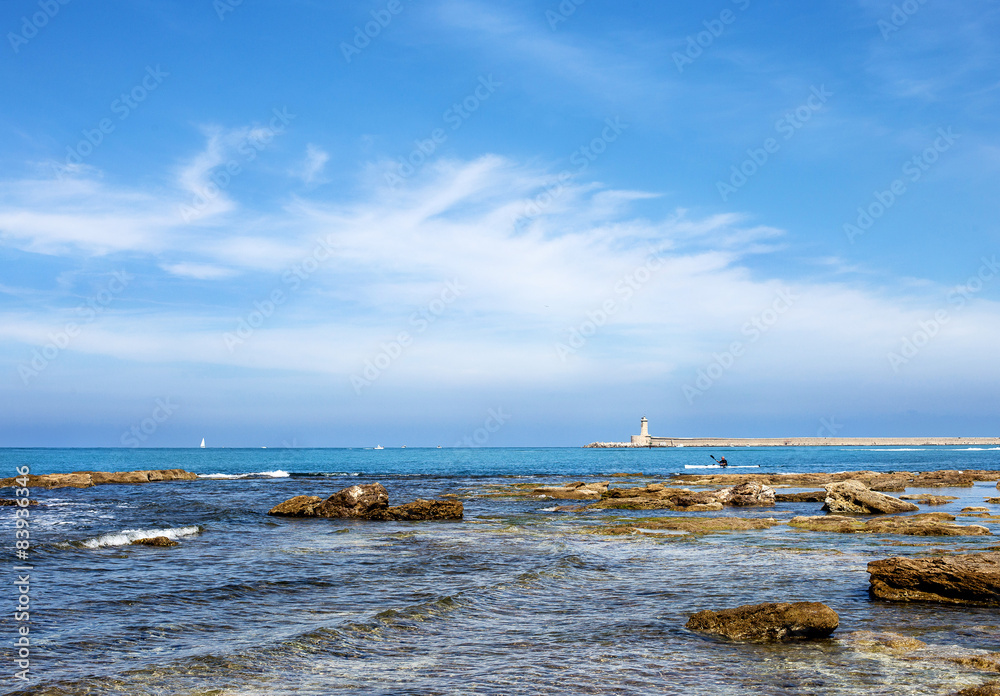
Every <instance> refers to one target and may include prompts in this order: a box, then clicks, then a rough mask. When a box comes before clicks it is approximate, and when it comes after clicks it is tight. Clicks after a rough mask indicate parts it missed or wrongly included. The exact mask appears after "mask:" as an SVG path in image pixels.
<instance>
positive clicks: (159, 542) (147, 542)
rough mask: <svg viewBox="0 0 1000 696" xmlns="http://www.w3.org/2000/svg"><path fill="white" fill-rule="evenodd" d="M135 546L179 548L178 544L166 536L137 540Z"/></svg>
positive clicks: (133, 543) (133, 542)
mask: <svg viewBox="0 0 1000 696" xmlns="http://www.w3.org/2000/svg"><path fill="white" fill-rule="evenodd" d="M132 545H133V546H177V542H176V541H174V540H173V539H168V538H167V537H165V536H155V537H147V538H145V539H135V540H133V541H132Z"/></svg>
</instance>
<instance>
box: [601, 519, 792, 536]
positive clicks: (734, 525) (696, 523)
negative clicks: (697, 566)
mask: <svg viewBox="0 0 1000 696" xmlns="http://www.w3.org/2000/svg"><path fill="white" fill-rule="evenodd" d="M778 524H781V523H780V522H778V520H776V519H774V518H773V517H768V518H759V517H754V518H750V517H653V518H645V519H643V518H640V519H636V520H632V521H631V522H630V523H629V524H616V525H611V526H609V527H604V528H598V529H596V530H594V531H596V532H598V533H602V534H635V533H636V532H638V531H640V530H664V531H673V532H688V533H690V534H708V533H712V532H736V531H748V530H753V529H769V528H771V527H773V526H775V525H778Z"/></svg>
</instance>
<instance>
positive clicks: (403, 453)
mask: <svg viewBox="0 0 1000 696" xmlns="http://www.w3.org/2000/svg"><path fill="white" fill-rule="evenodd" d="M720 453H722V454H725V455H726V457H727V459H728V460H729V461H730V463H731V464H732V465H734V466H753V465H757V466H759V467H760V468H759V469H757V470H755V469H738V470H734V471H737V472H739V473H753V472H754V471H760V472H793V471H801V472H806V471H843V470H857V469H870V470H877V471H892V470H908V471H925V470H935V469H987V470H1000V450H996V449H989V448H956V447H947V448H943V447H929V448H725V449H718V450H715V449H712V450H709V449H702V448H690V449H660V450H584V449H562V448H561V449H516V448H511V449H440V450H438V449H393V450H360V449H357V450H346V449H343V450H341V449H323V450H311V449H267V450H264V449H253V450H229V449H212V448H209V449H205V450H179V449H163V450H111V449H93V450H82V449H81V450H76V449H61V450H60V449H31V450H18V449H7V450H0V471H3V472H5V473H2V474H0V476H12V475H14V469H15V467H17V466H23V465H28V466H30V467H31V470H32V472H33V473H55V472H69V471H76V470H105V471H125V470H134V469H160V468H182V469H187V470H189V471H193V472H196V473H198V474H200V475H202V476H203V478H201V479H199V480H198V481H194V482H176V483H157V484H147V485H141V486H97V487H93V488H88V489H81V490H75V489H55V490H51V491H42V490H38V491H33V493H32V497H34V498H36V499H38V500H39V501H40V502H41V503H42V505H40V506H39V507H38V508H32V509H31V510H32V518H31V522H32V535H33V544H35V546H34V548H32V550H31V552H30V553H31V557H30V562H31V564H32V566H33V571H32V584H31V600H32V604H33V611H32V635H33V637H35V639H36V641H37V642H36V643H34V645H33V646H32V651H33V652H32V672H31V673H32V679H33V681H32V682H31V683H30V684H29V685H27V686H25V685H23V684H18V683H16V682H15V681H13V680H11V679H5V680H4V681H3V684H2V686H0V693H5V694H111V693H115V694H209V693H212V694H331V693H355V694H357V693H363V694H536V693H566V694H654V693H655V694H706V695H707V694H747V693H755V694H774V695H778V694H868V693H871V694H876V693H877V694H895V693H899V694H951V693H954V692H955V691H957V690H958V689H959V688H962V687H963V686H966V685H969V684H976V683H980V682H982V681H985V680H986V679H987V678H988V677H989V675H988V674H985V673H980V672H977V671H975V670H973V669H969V668H965V667H960V666H958V665H956V664H955V663H953V662H949V661H948V659H947V658H949V657H955V656H961V655H969V654H977V653H981V652H989V651H1000V619H998V616H997V611H996V608H974V607H973V608H970V607H942V606H934V605H912V606H909V605H895V604H887V603H882V602H875V601H872V600H871V599H870V598H869V597H868V594H867V586H868V575H867V573H866V572H865V566H866V564H867V563H868V561H870V560H874V559H876V558H885V557H888V556H892V555H919V554H926V553H929V552H933V551H938V550H950V551H956V550H982V549H991V548H997V547H998V546H1000V544H998V543H997V541H996V537H992V536H988V537H950V538H933V539H927V538H922V537H899V536H881V537H873V536H868V535H865V536H862V535H837V534H825V533H816V532H803V531H798V530H794V529H792V528H790V527H787V526H784V525H779V526H776V527H772V528H771V529H768V530H760V531H753V532H740V533H723V534H710V535H664V536H654V535H650V534H638V535H632V536H609V535H607V534H601V533H593V532H594V530H595V529H597V528H599V527H601V526H602V525H605V524H608V523H610V522H612V521H614V520H619V519H628V518H634V517H641V516H670V515H673V513H669V512H664V511H655V512H632V511H610V510H608V511H596V510H595V511H579V512H559V511H556V510H555V509H554V508H555V504H554V503H553V502H552V501H551V500H545V499H532V498H506V497H490V494H491V493H494V492H495V491H496V488H495V486H497V485H506V484H511V483H523V482H527V483H533V482H537V483H539V484H547V483H559V482H564V481H567V480H578V479H583V480H600V479H604V478H605V477H607V476H609V475H610V474H612V473H615V472H643V474H644V475H645V477H644V478H640V479H625V480H620V479H618V480H615V479H613V480H614V481H615V483H613V484H612V485H615V486H619V485H622V486H627V485H637V484H639V485H641V484H643V483H646V482H649V481H662V480H663V479H664V478H665V477H666V476H667V475H669V474H671V473H678V472H686V473H692V474H693V473H710V472H712V471H713V470H712V469H693V468H688V467H700V466H703V465H711V464H712V461H711V460H710V459H709V454H715V456H716V457H718V456H719V455H720ZM367 481H378V482H380V483H382V484H383V485H384V486H385V487H386V488H387V489H388V491H389V494H390V497H391V500H392V502H393V503H401V502H406V501H408V500H412V499H414V498H417V497H439V496H441V495H445V494H449V493H450V494H456V495H458V496H460V497H461V499H462V500H463V502H464V505H465V520H464V521H462V522H422V523H372V522H358V521H349V520H315V519H306V520H293V519H278V518H273V517H269V516H267V515H266V514H265V513H266V511H267V510H268V509H269V508H270V507H272V506H273V505H275V504H277V503H278V502H281V501H282V500H285V499H287V498H289V497H292V496H293V495H300V494H310V495H323V496H326V495H330V494H331V493H333V492H335V491H337V490H339V489H340V488H342V487H344V486H347V485H351V484H353V483H360V482H367ZM907 492H909V493H913V492H920V491H918V490H917V489H910V490H908V491H907ZM931 492H934V493H937V494H947V495H955V496H957V497H958V498H959V499H958V500H956V501H955V502H954V503H950V504H948V505H945V506H941V507H934V508H929V509H930V510H933V511H946V512H952V513H959V512H960V511H961V508H962V507H965V506H969V505H985V503H984V498H986V497H991V496H998V495H1000V493H998V492H997V489H996V485H995V484H994V483H985V482H981V483H979V484H977V485H976V486H975V487H973V488H959V489H934V490H933V491H931ZM0 495H5V494H3V493H0ZM987 507H990V508H991V509H992V510H993V511H994V514H998V513H1000V506H995V505H988V506H987ZM733 514H737V515H741V516H760V517H775V518H776V519H787V518H790V517H791V516H792V515H795V514H821V513H820V512H819V504H816V503H811V504H810V503H801V504H784V505H779V506H777V507H775V508H770V509H754V510H746V509H740V510H736V511H734V510H733V509H728V510H726V511H723V512H721V513H701V515H702V516H711V515H717V516H724V515H733ZM0 519H2V522H0V537H2V538H3V540H4V541H3V546H4V551H3V553H4V558H3V563H4V564H5V571H6V578H7V579H8V581H7V582H5V583H4V585H5V586H6V587H8V588H9V589H8V590H7V591H6V595H7V596H5V597H4V599H6V600H7V602H8V605H10V606H12V604H13V602H14V601H16V595H15V591H14V589H13V588H12V583H13V577H12V575H13V571H12V567H13V565H14V563H15V559H14V555H13V553H14V549H13V541H14V531H15V530H14V521H13V515H12V513H11V512H10V508H6V509H0ZM958 521H959V522H960V523H963V524H973V523H975V524H984V525H985V526H987V527H988V528H990V529H991V530H992V531H993V532H994V533H995V534H1000V525H996V524H995V523H994V522H992V521H991V520H982V519H979V518H963V517H959V520H958ZM154 533H164V534H166V535H168V536H172V537H174V538H176V539H178V540H179V541H180V546H177V547H174V548H167V549H160V548H145V547H135V546H130V545H128V542H129V541H130V540H131V539H133V538H137V537H140V536H150V535H152V534H154ZM784 600H788V601H793V600H816V601H823V602H826V603H827V604H829V605H830V606H831V607H833V608H834V609H835V610H836V611H837V612H838V614H839V615H840V617H841V627H840V629H838V631H837V633H835V634H834V638H833V639H831V640H826V641H820V642H816V643H806V644H795V645H776V646H755V645H740V644H732V643H723V642H717V641H713V640H708V639H705V638H704V637H702V636H699V635H696V634H692V633H690V632H688V631H686V630H685V629H684V623H685V622H686V620H687V617H688V616H689V615H690V614H691V613H694V612H696V611H699V610H701V609H705V608H723V607H728V606H737V605H740V604H747V603H756V602H762V601H784ZM12 618H13V617H12V614H11V613H9V612H8V613H5V614H3V615H2V619H0V627H2V631H3V634H2V636H0V641H2V646H0V647H2V650H0V655H2V659H3V660H5V663H6V664H7V665H8V666H9V673H10V674H12V673H13V671H14V668H13V663H12V659H13V641H14V635H13V633H12V631H13V628H14V623H13V621H12ZM861 630H871V631H892V632H896V633H902V634H904V635H907V636H911V637H915V638H918V639H920V640H922V641H924V642H925V643H926V644H927V647H926V648H924V649H923V650H921V651H918V653H916V654H911V655H909V656H900V655H892V654H888V653H884V652H883V653H879V652H870V651H866V650H862V649H859V647H858V644H857V642H856V641H852V640H851V637H850V635H851V634H852V633H854V632H856V631H861Z"/></svg>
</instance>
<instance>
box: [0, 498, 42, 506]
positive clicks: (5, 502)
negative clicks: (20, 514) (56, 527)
mask: <svg viewBox="0 0 1000 696" xmlns="http://www.w3.org/2000/svg"><path fill="white" fill-rule="evenodd" d="M22 500H23V498H22ZM16 505H20V506H21V507H27V506H26V505H21V503H19V502H18V501H17V500H13V499H11V498H0V507H11V506H16ZM28 505H38V501H37V500H29V501H28Z"/></svg>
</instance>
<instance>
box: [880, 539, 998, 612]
mask: <svg viewBox="0 0 1000 696" xmlns="http://www.w3.org/2000/svg"><path fill="white" fill-rule="evenodd" d="M868 573H869V574H870V576H871V577H870V583H871V586H870V587H869V592H870V593H871V595H872V596H873V597H877V598H879V599H887V600H892V601H897V602H913V601H919V602H942V603H947V604H984V605H996V604H1000V552H991V553H973V554H964V555H957V556H947V557H938V558H888V559H885V560H881V561H872V562H871V563H869V564H868Z"/></svg>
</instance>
